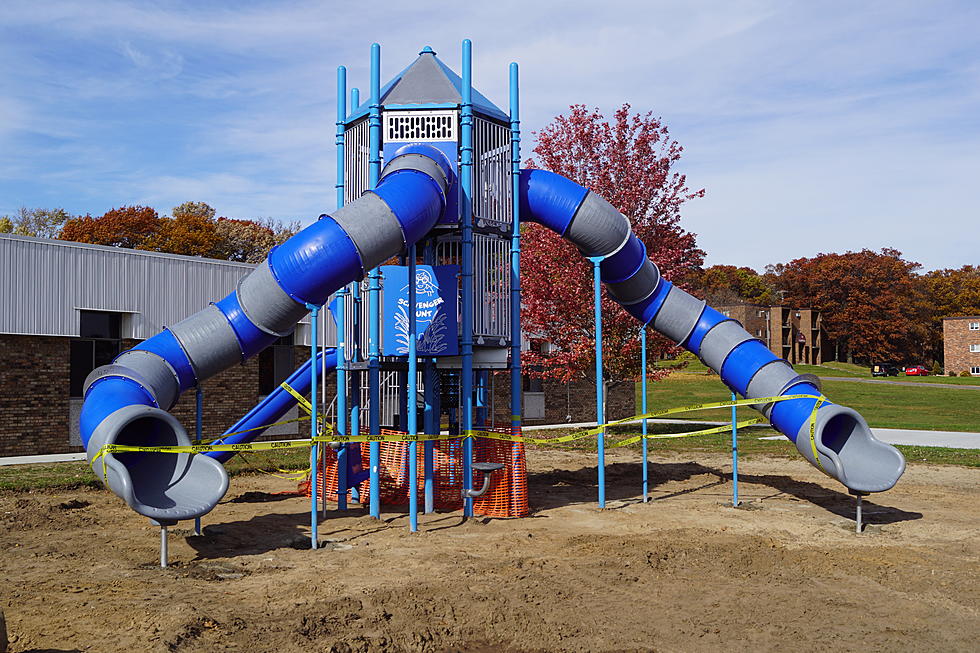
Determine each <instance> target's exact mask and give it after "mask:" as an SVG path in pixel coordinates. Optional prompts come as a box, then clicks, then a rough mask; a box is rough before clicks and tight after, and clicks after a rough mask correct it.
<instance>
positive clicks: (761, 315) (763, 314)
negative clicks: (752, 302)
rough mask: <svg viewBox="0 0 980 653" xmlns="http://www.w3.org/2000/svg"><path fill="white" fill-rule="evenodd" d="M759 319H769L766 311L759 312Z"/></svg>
mask: <svg viewBox="0 0 980 653" xmlns="http://www.w3.org/2000/svg"><path fill="white" fill-rule="evenodd" d="M757 317H768V316H767V315H766V312H765V311H759V313H758V315H757Z"/></svg>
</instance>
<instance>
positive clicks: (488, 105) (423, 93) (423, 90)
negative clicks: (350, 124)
mask: <svg viewBox="0 0 980 653" xmlns="http://www.w3.org/2000/svg"><path fill="white" fill-rule="evenodd" d="M462 87H463V80H462V78H460V76H459V75H457V74H456V73H455V72H453V70H452V69H451V68H450V67H449V66H447V65H446V64H444V63H443V62H442V61H441V60H440V59H439V57H437V56H436V53H435V52H433V51H432V48H430V47H429V46H425V47H424V48H423V49H422V51H421V52H419V57H418V59H416V60H415V61H414V62H412V64H411V65H410V66H409V67H408V68H406V69H405V70H403V71H401V72H400V73H398V74H397V75H395V77H394V78H393V79H392V80H391V81H389V82H388V83H387V84H385V85H384V86H383V87H382V88H381V104H382V105H383V106H391V105H401V106H403V105H412V104H418V105H426V104H460V103H461V102H462V101H463V94H462ZM369 108H370V100H368V101H367V102H364V103H363V104H361V106H359V107H358V108H357V109H356V110H355V111H354V112H353V113H352V114H351V116H350V119H354V118H359V117H361V116H362V115H365V114H367V113H368V110H369ZM473 110H474V111H476V112H477V113H482V114H484V115H487V116H490V117H493V118H498V119H500V120H509V116H508V115H507V114H506V113H504V112H503V111H501V110H500V108H499V107H497V106H496V105H495V104H494V103H493V102H491V101H490V100H488V99H487V98H486V96H484V95H483V94H482V93H480V92H479V91H477V90H476V89H475V88H474V89H473Z"/></svg>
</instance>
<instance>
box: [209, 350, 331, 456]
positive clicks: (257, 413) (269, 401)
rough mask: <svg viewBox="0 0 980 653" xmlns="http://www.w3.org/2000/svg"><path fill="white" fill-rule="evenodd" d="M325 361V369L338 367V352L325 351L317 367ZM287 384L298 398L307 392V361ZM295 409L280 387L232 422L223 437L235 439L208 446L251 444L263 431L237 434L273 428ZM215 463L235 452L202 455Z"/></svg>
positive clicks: (217, 441)
mask: <svg viewBox="0 0 980 653" xmlns="http://www.w3.org/2000/svg"><path fill="white" fill-rule="evenodd" d="M321 361H324V364H325V365H326V368H327V369H328V370H332V369H334V368H335V367H336V366H337V351H336V350H335V349H328V350H325V351H324V352H323V354H322V355H321V356H318V357H317V365H320V364H321ZM286 383H288V384H289V386H290V387H291V388H293V389H294V390H296V392H298V393H300V394H301V395H307V394H309V392H310V360H307V361H306V362H305V363H303V364H302V365H300V366H299V368H298V369H297V370H296V371H295V372H293V373H292V375H290V377H289V378H288V379H286ZM295 405H296V399H295V397H293V395H291V394H290V393H288V392H286V390H284V389H283V388H282V387H281V386H280V387H278V388H276V389H275V390H273V391H272V392H271V393H270V394H269V396H267V397H266V398H265V399H263V400H262V401H260V402H259V403H258V404H256V405H255V406H254V407H253V408H252V409H251V410H250V411H248V412H247V413H245V415H244V416H243V417H242V418H241V419H240V420H238V421H237V422H235V423H234V424H233V425H232V426H231V428H229V429H228V430H227V431H225V433H236V435H231V436H222V437H221V438H219V439H217V440H215V441H214V442H212V443H211V444H238V443H240V442H251V441H252V440H255V439H256V438H258V437H259V436H260V435H262V434H263V433H265V429H264V428H263V429H256V430H254V431H248V432H246V433H238V431H245V430H246V429H253V428H255V427H258V426H267V425H269V424H273V423H275V422H277V421H279V420H280V419H282V417H283V415H285V414H286V412H287V411H289V409H291V408H292V407H293V406H295ZM203 455H205V456H210V457H211V458H214V459H215V460H217V461H218V462H221V463H225V462H227V461H228V460H230V459H231V458H232V457H233V456H234V455H235V452H234V451H210V452H207V453H205V454H203Z"/></svg>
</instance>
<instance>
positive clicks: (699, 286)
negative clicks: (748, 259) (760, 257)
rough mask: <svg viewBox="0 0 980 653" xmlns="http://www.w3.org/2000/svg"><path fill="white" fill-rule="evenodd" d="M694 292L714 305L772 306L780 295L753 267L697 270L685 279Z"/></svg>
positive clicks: (722, 267) (725, 266)
mask: <svg viewBox="0 0 980 653" xmlns="http://www.w3.org/2000/svg"><path fill="white" fill-rule="evenodd" d="M685 281H686V282H687V283H688V284H689V285H690V287H691V292H692V293H693V294H694V295H696V296H698V297H701V298H702V299H705V300H707V302H708V303H709V304H711V305H712V306H725V305H731V304H746V303H748V304H759V305H762V306H771V305H773V304H776V303H777V297H778V295H777V294H776V292H775V289H774V288H773V287H772V285H771V283H770V282H769V280H768V279H766V278H765V277H764V276H763V275H761V274H759V273H758V272H756V271H755V270H753V269H752V268H748V267H735V266H734V265H712V266H711V267H708V268H704V269H700V268H698V269H694V270H692V271H691V273H690V274H688V276H687V277H686V278H685Z"/></svg>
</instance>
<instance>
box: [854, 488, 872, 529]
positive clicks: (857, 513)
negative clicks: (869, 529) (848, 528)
mask: <svg viewBox="0 0 980 653" xmlns="http://www.w3.org/2000/svg"><path fill="white" fill-rule="evenodd" d="M850 493H851V494H853V495H854V497H855V500H856V501H855V504H856V505H855V510H854V532H855V533H860V532H861V531H863V530H864V524H863V523H862V517H863V515H862V514H861V508H862V507H863V499H864V497H866V496H867V494H868V493H867V492H855V491H854V490H851V491H850Z"/></svg>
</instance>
